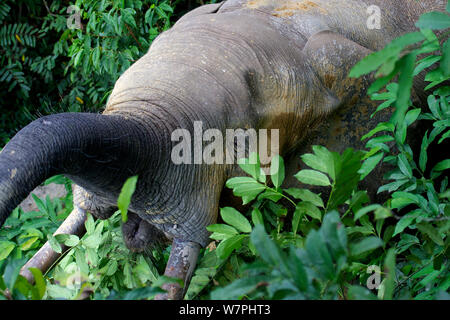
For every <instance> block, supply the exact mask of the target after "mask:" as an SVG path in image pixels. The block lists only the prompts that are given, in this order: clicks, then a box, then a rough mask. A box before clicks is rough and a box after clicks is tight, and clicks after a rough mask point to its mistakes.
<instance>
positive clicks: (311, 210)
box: [295, 201, 322, 220]
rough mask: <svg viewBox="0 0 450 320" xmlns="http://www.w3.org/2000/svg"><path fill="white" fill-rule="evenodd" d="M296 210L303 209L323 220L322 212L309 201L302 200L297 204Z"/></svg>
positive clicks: (311, 215) (312, 216) (306, 212)
mask: <svg viewBox="0 0 450 320" xmlns="http://www.w3.org/2000/svg"><path fill="white" fill-rule="evenodd" d="M295 210H296V211H297V210H301V211H303V212H304V213H305V214H307V215H308V216H310V217H311V218H314V219H317V220H322V212H321V211H320V209H319V208H317V207H316V206H315V205H314V204H312V203H311V202H308V201H302V202H300V203H298V204H297V207H296V208H295Z"/></svg>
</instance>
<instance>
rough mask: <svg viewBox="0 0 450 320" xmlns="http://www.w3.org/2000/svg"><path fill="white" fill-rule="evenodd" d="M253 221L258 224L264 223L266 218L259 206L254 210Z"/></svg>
mask: <svg viewBox="0 0 450 320" xmlns="http://www.w3.org/2000/svg"><path fill="white" fill-rule="evenodd" d="M252 222H253V224H254V225H255V226H256V225H257V224H262V225H264V220H263V216H262V213H261V211H259V209H258V208H254V209H253V210H252Z"/></svg>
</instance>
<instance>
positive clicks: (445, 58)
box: [441, 39, 450, 77]
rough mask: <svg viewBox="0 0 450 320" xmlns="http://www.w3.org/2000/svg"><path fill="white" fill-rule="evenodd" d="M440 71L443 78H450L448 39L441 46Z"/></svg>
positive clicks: (449, 44)
mask: <svg viewBox="0 0 450 320" xmlns="http://www.w3.org/2000/svg"><path fill="white" fill-rule="evenodd" d="M441 70H442V73H443V74H444V76H445V77H449V76H450V39H447V41H445V42H444V45H443V46H442V61H441Z"/></svg>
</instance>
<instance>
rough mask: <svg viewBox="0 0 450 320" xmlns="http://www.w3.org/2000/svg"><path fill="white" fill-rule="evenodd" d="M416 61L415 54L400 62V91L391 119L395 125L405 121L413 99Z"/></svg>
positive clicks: (405, 57) (408, 55) (410, 54)
mask: <svg viewBox="0 0 450 320" xmlns="http://www.w3.org/2000/svg"><path fill="white" fill-rule="evenodd" d="M415 61H416V55H415V54H414V53H409V54H407V55H406V56H404V57H403V58H402V59H401V60H400V64H401V72H400V76H399V80H398V84H399V90H398V92H397V100H396V102H395V111H394V113H393V114H392V117H391V120H392V121H393V123H400V122H403V121H404V119H405V114H406V111H407V110H408V107H409V101H410V97H411V88H412V84H413V73H414V67H415Z"/></svg>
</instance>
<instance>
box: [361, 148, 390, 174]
mask: <svg viewBox="0 0 450 320" xmlns="http://www.w3.org/2000/svg"><path fill="white" fill-rule="evenodd" d="M383 156H384V153H383V152H379V153H377V154H376V155H374V156H371V157H369V158H368V159H366V160H365V161H364V162H363V164H362V166H361V169H359V170H358V173H359V174H360V175H361V177H360V180H363V179H364V178H365V177H367V175H368V174H369V173H371V172H372V171H373V169H375V167H376V166H377V164H378V163H379V162H380V161H381V159H383Z"/></svg>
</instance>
